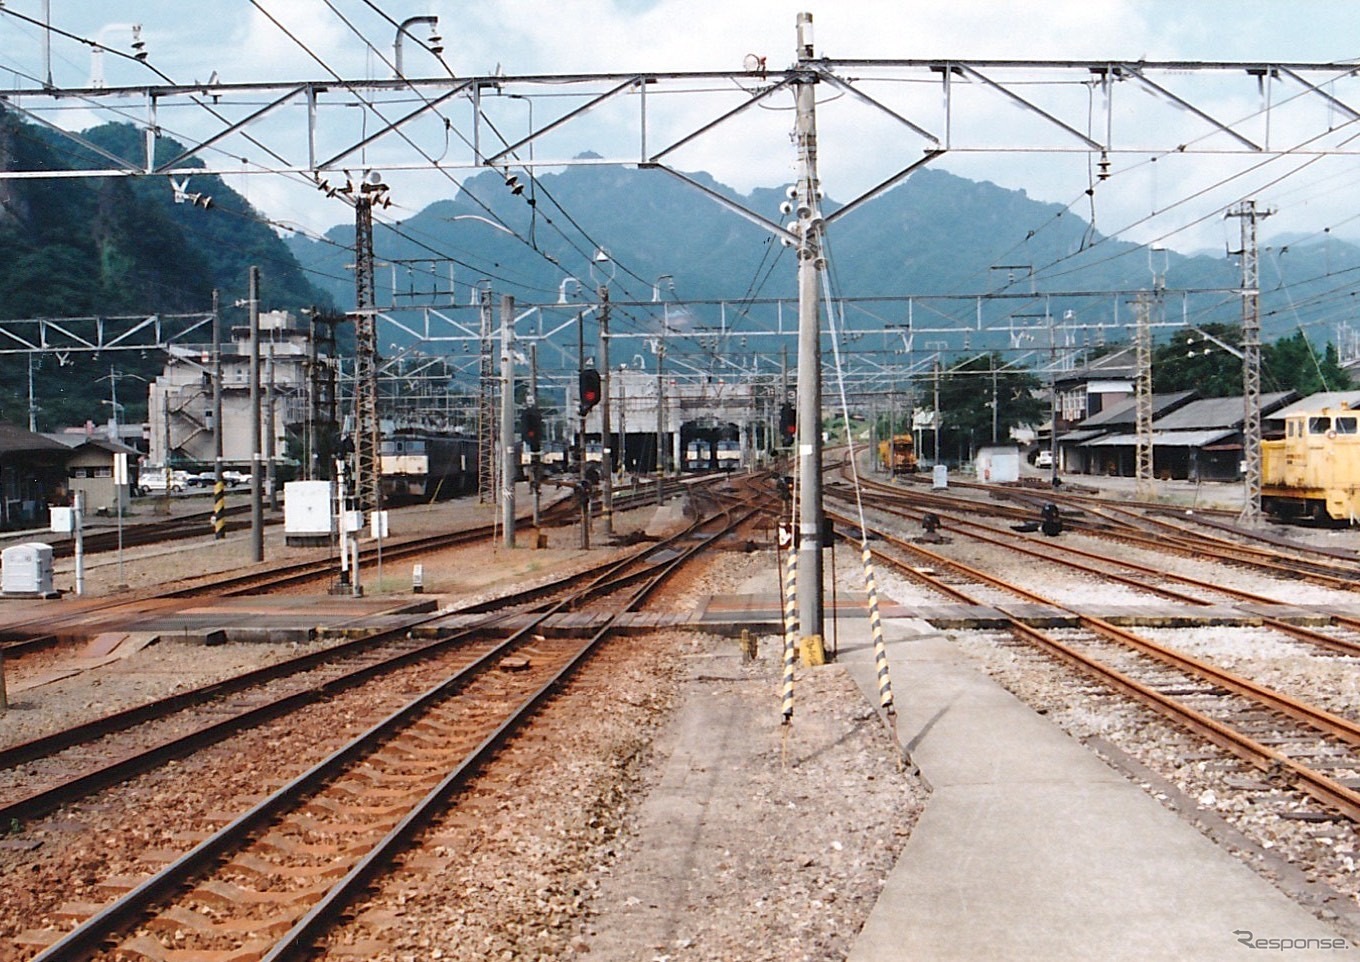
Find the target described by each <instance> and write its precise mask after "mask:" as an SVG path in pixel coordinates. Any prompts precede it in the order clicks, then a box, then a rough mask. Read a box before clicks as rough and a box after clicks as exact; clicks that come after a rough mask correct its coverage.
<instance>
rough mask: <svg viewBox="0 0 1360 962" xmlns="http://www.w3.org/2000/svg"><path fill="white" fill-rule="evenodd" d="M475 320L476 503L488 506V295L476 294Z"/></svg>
mask: <svg viewBox="0 0 1360 962" xmlns="http://www.w3.org/2000/svg"><path fill="white" fill-rule="evenodd" d="M478 304H479V308H478V318H479V320H480V327H479V332H480V336H481V349H482V350H481V360H480V362H479V363H480V367H479V369H478V370H479V377H478V382H477V387H478V392H477V503H478V504H488V503H490V501H491V500H492V498H494V497H495V495H494V494H493V492H494V491H495V490H496V458H495V452H496V445H495V443H494V438H495V435H496V432H495V431H494V430H493V428H492V421H493V412H494V411H495V409H496V405H495V397H494V394H495V391H494V386H495V384H494V382H495V376H494V372H495V368H494V362H493V360H492V353H491V291H490V290H489V289H487V288H481V289H480V290H479V300H478Z"/></svg>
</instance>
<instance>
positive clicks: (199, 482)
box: [188, 470, 250, 488]
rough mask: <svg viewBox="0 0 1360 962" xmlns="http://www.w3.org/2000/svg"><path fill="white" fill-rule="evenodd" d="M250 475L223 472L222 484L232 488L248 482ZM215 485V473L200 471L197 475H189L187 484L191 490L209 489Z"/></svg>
mask: <svg viewBox="0 0 1360 962" xmlns="http://www.w3.org/2000/svg"><path fill="white" fill-rule="evenodd" d="M249 481H250V475H248V474H242V473H241V472H240V471H230V470H228V471H223V472H222V482H223V483H224V484H225V485H226V486H227V487H229V488H234V487H236V486H237V485H238V484H241V483H242V482H249ZM216 483H217V472H216V471H201V472H199V473H198V474H191V475H189V480H188V484H189V487H191V488H211V487H212V486H213V485H215V484H216Z"/></svg>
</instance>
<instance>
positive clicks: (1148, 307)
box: [1133, 293, 1155, 500]
mask: <svg viewBox="0 0 1360 962" xmlns="http://www.w3.org/2000/svg"><path fill="white" fill-rule="evenodd" d="M1133 306H1134V310H1135V312H1136V313H1137V315H1138V328H1137V334H1136V336H1135V339H1134V345H1135V351H1134V356H1135V360H1136V363H1137V365H1138V370H1137V371H1136V372H1135V374H1134V399H1135V400H1134V421H1135V436H1136V438H1137V440H1136V447H1135V451H1136V457H1135V467H1134V477H1135V478H1136V479H1137V481H1136V484H1135V491H1136V492H1137V495H1138V497H1139V498H1142V499H1144V500H1146V499H1148V498H1151V497H1152V496H1153V494H1154V493H1155V481H1154V480H1153V457H1152V324H1151V317H1152V298H1151V297H1150V296H1149V295H1148V294H1147V293H1141V294H1139V295H1138V298H1137V299H1136V300H1135V301H1134V302H1133Z"/></svg>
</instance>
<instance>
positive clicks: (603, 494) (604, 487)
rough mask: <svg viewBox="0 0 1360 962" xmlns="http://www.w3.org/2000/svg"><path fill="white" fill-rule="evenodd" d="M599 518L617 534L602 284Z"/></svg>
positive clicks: (606, 292)
mask: <svg viewBox="0 0 1360 962" xmlns="http://www.w3.org/2000/svg"><path fill="white" fill-rule="evenodd" d="M599 366H600V377H601V379H602V382H603V383H601V385H600V423H601V425H603V427H602V429H601V431H600V434H601V437H600V440H601V441H602V442H603V443H602V444H601V445H600V450H601V454H600V499H601V501H600V520H601V522H602V523H601V526H600V527H601V530H602V531H603V532H604V535H605V537H613V535H614V451H613V444H614V433H613V431H612V427H613V424H612V422H611V421H610V419H609V413H610V409H609V382H610V378H611V374H610V371H609V285H608V284H601V285H600V365H599Z"/></svg>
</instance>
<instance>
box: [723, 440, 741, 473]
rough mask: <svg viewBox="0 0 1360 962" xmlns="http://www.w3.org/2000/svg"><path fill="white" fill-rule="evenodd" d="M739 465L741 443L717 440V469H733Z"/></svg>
mask: <svg viewBox="0 0 1360 962" xmlns="http://www.w3.org/2000/svg"><path fill="white" fill-rule="evenodd" d="M739 467H741V443H740V442H738V441H719V442H718V470H719V471H735V470H737V468H739Z"/></svg>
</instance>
